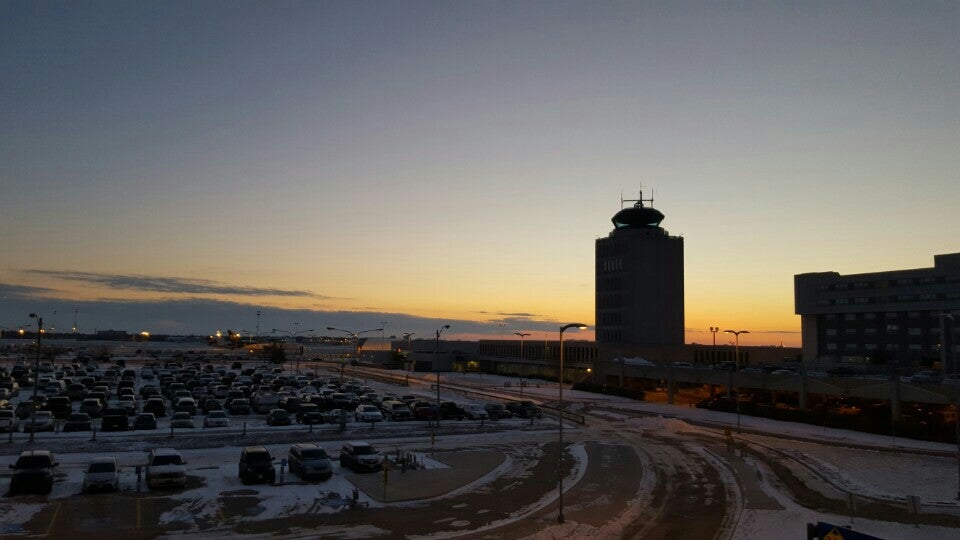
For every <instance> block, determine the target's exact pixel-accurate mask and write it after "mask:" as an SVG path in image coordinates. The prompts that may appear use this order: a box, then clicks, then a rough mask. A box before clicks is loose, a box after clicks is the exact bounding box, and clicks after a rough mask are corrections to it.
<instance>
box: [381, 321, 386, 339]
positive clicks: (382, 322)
mask: <svg viewBox="0 0 960 540" xmlns="http://www.w3.org/2000/svg"><path fill="white" fill-rule="evenodd" d="M386 327H387V321H380V339H383V329H384V328H386Z"/></svg>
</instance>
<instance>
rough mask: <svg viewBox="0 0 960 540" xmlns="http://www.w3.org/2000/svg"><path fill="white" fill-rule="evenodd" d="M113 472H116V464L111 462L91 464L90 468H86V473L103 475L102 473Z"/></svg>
mask: <svg viewBox="0 0 960 540" xmlns="http://www.w3.org/2000/svg"><path fill="white" fill-rule="evenodd" d="M115 470H117V467H116V464H115V463H114V462H112V461H105V462H97V463H91V464H90V467H89V468H87V472H88V473H104V472H113V471H115Z"/></svg>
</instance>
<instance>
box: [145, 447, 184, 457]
mask: <svg viewBox="0 0 960 540" xmlns="http://www.w3.org/2000/svg"><path fill="white" fill-rule="evenodd" d="M152 452H153V454H154V455H155V456H172V455H174V454H179V453H180V452H179V451H178V450H177V449H176V448H154V449H153V450H152Z"/></svg>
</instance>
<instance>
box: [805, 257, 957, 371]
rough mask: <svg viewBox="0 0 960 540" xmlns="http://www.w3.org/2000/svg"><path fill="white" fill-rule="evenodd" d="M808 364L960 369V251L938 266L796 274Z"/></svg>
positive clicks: (936, 259)
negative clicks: (957, 362) (959, 361)
mask: <svg viewBox="0 0 960 540" xmlns="http://www.w3.org/2000/svg"><path fill="white" fill-rule="evenodd" d="M794 302H795V308H796V313H797V314H798V315H800V321H801V330H802V333H803V360H804V362H847V363H866V364H896V365H901V366H925V367H938V366H939V367H940V368H941V369H944V370H945V372H947V373H950V372H955V371H958V370H960V366H955V364H954V362H955V358H956V357H957V356H958V355H960V345H957V339H956V338H957V335H958V333H957V326H956V322H957V319H960V253H951V254H945V255H936V256H935V257H934V265H933V267H932V268H916V269H912V270H893V271H888V272H875V273H869V274H851V275H840V274H839V273H837V272H817V273H809V274H799V275H796V276H794Z"/></svg>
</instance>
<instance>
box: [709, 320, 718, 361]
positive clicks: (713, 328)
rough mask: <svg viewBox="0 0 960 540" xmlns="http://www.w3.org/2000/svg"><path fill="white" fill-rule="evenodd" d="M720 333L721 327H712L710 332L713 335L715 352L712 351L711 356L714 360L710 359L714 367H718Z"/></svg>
mask: <svg viewBox="0 0 960 540" xmlns="http://www.w3.org/2000/svg"><path fill="white" fill-rule="evenodd" d="M719 331H720V327H719V326H711V327H710V332H712V333H713V350H712V351H711V354H710V356H712V357H713V358H711V359H710V360H711V362H710V363H711V364H713V365H714V366H715V365H717V332H719Z"/></svg>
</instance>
